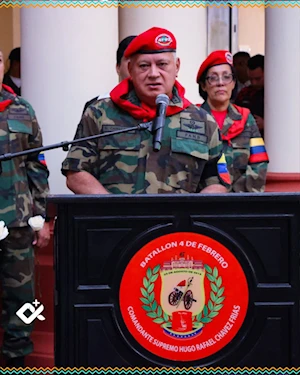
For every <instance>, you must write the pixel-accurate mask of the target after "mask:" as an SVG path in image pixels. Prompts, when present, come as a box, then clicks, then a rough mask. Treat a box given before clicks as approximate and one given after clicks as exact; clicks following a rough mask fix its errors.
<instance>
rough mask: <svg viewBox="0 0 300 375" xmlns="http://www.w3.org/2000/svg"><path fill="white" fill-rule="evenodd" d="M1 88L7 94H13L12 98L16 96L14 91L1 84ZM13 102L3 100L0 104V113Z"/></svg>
mask: <svg viewBox="0 0 300 375" xmlns="http://www.w3.org/2000/svg"><path fill="white" fill-rule="evenodd" d="M2 88H3V89H4V90H6V91H8V92H10V93H11V94H13V95H14V96H17V95H16V94H15V93H14V90H13V89H12V88H10V87H9V86H7V85H3V84H2ZM12 102H13V100H12V99H6V100H3V101H2V102H0V112H3V111H5V109H6V108H7V107H8V106H9V105H10V104H11V103H12Z"/></svg>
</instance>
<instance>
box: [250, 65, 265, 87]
mask: <svg viewBox="0 0 300 375" xmlns="http://www.w3.org/2000/svg"><path fill="white" fill-rule="evenodd" d="M248 76H249V79H250V82H251V85H252V86H253V87H255V88H257V89H262V88H263V87H264V71H263V70H262V68H256V69H254V70H250V69H248Z"/></svg>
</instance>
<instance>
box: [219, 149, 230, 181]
mask: <svg viewBox="0 0 300 375" xmlns="http://www.w3.org/2000/svg"><path fill="white" fill-rule="evenodd" d="M218 172H219V176H220V178H221V179H222V180H223V181H224V182H225V183H226V184H229V185H230V184H231V180H230V175H229V172H228V169H227V163H226V159H225V155H224V153H223V154H222V156H221V157H220V159H219V160H218Z"/></svg>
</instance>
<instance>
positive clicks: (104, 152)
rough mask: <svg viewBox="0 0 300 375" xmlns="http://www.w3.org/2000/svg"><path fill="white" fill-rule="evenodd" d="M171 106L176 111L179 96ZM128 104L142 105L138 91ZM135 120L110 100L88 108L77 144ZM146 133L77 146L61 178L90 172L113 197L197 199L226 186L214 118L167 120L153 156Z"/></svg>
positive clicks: (184, 115)
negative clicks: (198, 194)
mask: <svg viewBox="0 0 300 375" xmlns="http://www.w3.org/2000/svg"><path fill="white" fill-rule="evenodd" d="M173 94H174V95H175V96H173V99H172V100H171V101H170V105H178V100H180V98H178V97H177V98H176V92H175V93H174V92H173ZM128 97H130V100H131V99H132V101H135V102H136V101H138V99H137V97H136V95H135V93H134V91H133V92H132V91H131V92H130V93H129V94H128ZM139 123H141V121H139V120H137V119H135V118H133V117H132V116H131V115H130V114H129V113H128V112H125V111H124V110H122V109H121V108H119V107H118V106H116V105H115V104H114V102H113V101H112V100H111V99H110V98H107V99H101V100H98V101H96V102H95V103H93V104H92V105H90V106H89V107H88V108H87V110H86V111H85V113H84V114H83V116H82V119H81V122H80V124H79V125H78V128H77V132H76V135H75V138H81V137H87V136H91V135H95V134H99V133H109V132H111V131H115V130H119V129H126V127H132V126H137V125H138V124H139ZM152 142H153V136H152V134H151V133H150V131H148V130H133V131H130V132H128V133H123V134H118V135H113V136H107V137H103V138H98V139H96V140H93V141H86V142H82V143H80V144H79V143H78V144H76V145H73V146H72V147H71V149H70V151H69V153H68V155H67V158H66V159H65V161H64V162H63V165H62V173H63V174H66V173H67V171H76V172H80V171H86V172H89V173H90V174H92V175H93V176H94V177H95V178H96V179H97V180H98V181H100V183H101V184H102V185H103V186H104V187H105V188H106V189H107V190H108V191H109V192H111V193H115V194H138V193H140V194H141V193H143V194H146V193H148V194H157V193H166V194H167V193H195V192H199V191H201V190H202V189H203V188H204V187H205V186H208V185H211V184H222V185H224V186H228V185H226V183H225V182H223V180H222V179H221V177H220V175H219V172H218V168H217V162H218V160H219V159H220V156H221V151H222V141H221V138H220V132H219V129H218V125H217V124H216V122H215V121H214V119H213V118H212V116H211V115H209V114H208V113H207V112H205V111H204V110H202V109H200V110H199V109H198V108H197V107H196V106H194V105H190V106H188V107H187V108H186V109H185V110H183V111H181V112H180V113H177V114H175V115H172V116H170V117H167V118H166V122H165V126H164V129H163V139H162V147H161V149H160V151H158V152H154V151H153V147H152Z"/></svg>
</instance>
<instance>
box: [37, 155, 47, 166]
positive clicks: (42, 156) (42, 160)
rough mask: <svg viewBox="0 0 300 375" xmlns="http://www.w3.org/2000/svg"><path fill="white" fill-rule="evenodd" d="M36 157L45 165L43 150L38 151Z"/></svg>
mask: <svg viewBox="0 0 300 375" xmlns="http://www.w3.org/2000/svg"><path fill="white" fill-rule="evenodd" d="M38 158H39V162H40V163H41V164H43V165H45V166H47V164H46V160H45V154H44V152H40V153H39V156H38Z"/></svg>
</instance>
